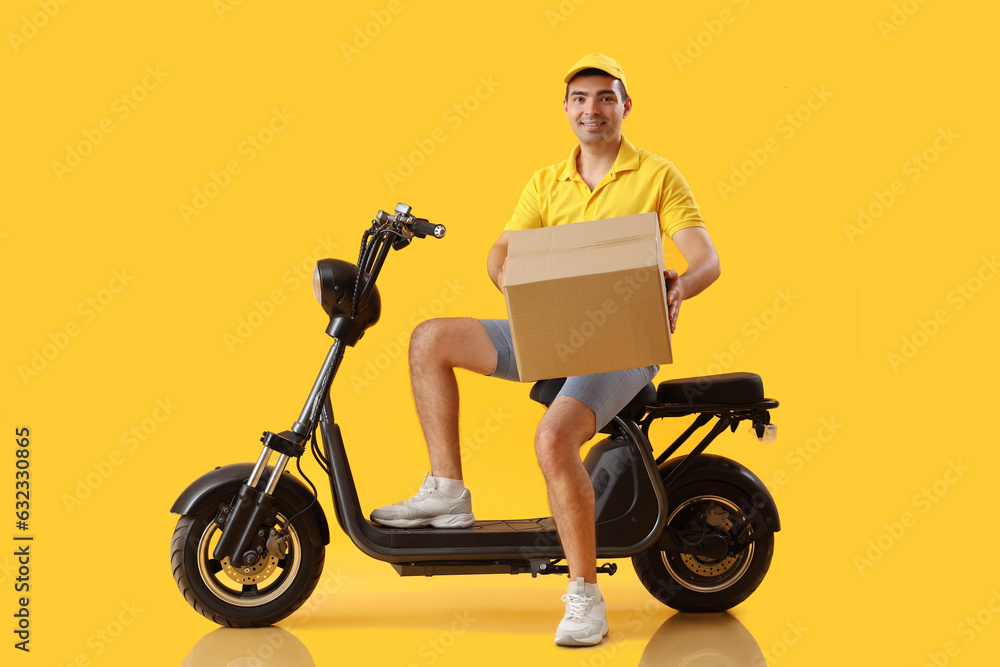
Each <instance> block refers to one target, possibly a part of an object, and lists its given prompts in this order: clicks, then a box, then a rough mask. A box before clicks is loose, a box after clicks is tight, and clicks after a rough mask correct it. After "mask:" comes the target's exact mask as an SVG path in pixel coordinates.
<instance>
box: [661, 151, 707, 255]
mask: <svg viewBox="0 0 1000 667" xmlns="http://www.w3.org/2000/svg"><path fill="white" fill-rule="evenodd" d="M661 187H662V192H661V194H660V211H659V215H660V230H661V231H662V232H663V234H664V235H665V236H669V237H671V238H672V237H673V235H674V234H676V233H677V232H679V231H680V230H682V229H687V228H688V227H704V226H705V221H704V220H702V219H701V212H700V209H699V207H698V203H697V202H696V201H695V200H694V195H693V194H692V193H691V188H690V186H688V184H687V181H686V180H684V177H683V176H681V172H679V171H677V167H675V166H674V165H673V164H670V165H669V166H668V167H667V171H666V173H665V174H664V178H663V184H662V186H661Z"/></svg>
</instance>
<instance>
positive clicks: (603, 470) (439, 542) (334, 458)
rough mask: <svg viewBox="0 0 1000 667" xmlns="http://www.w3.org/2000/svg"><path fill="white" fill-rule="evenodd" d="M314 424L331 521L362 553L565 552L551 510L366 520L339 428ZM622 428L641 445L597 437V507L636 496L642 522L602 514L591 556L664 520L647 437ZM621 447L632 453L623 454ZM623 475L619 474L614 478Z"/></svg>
mask: <svg viewBox="0 0 1000 667" xmlns="http://www.w3.org/2000/svg"><path fill="white" fill-rule="evenodd" d="M327 414H329V409H328V408H327ZM324 417H325V416H324ZM320 428H321V432H322V435H323V441H324V446H325V447H326V454H327V458H328V459H329V461H330V468H331V473H332V476H331V480H330V481H331V488H332V492H333V497H334V502H335V511H336V516H337V520H338V522H339V523H340V525H341V528H343V530H344V532H345V533H347V535H348V536H349V537H350V538H351V540H352V541H353V542H354V543H355V545H356V546H357V547H358V548H359V549H361V551H363V552H364V553H365V554H367V555H368V556H371V557H372V558H375V559H378V560H381V561H385V562H388V563H426V562H439V561H445V560H447V561H462V562H468V563H469V564H470V566H471V565H472V564H474V563H483V562H486V561H493V560H504V561H507V560H518V561H526V560H528V559H532V558H564V557H565V554H564V553H563V549H562V545H561V544H560V542H559V536H558V534H557V532H556V527H555V522H554V521H553V519H552V518H551V517H541V518H535V519H517V520H496V521H477V522H476V523H475V524H473V525H472V526H471V527H469V528H462V529H437V528H419V529H404V528H387V527H383V526H379V525H377V524H374V523H372V522H370V521H368V520H367V519H366V518H365V517H364V515H363V514H362V512H361V506H360V503H359V500H358V496H357V489H356V487H355V485H354V479H353V476H352V474H351V470H350V464H349V462H348V460H347V453H346V450H345V447H344V443H343V438H342V436H341V433H340V427H339V426H338V425H337V424H333V423H330V422H329V421H328V420H327V419H325V418H324V419H321V420H320ZM628 430H629V432H630V434H631V435H632V437H633V438H635V439H636V440H637V441H638V442H640V443H642V444H640V445H638V446H636V444H635V443H633V442H631V441H628V440H619V441H610V440H608V441H605V442H609V443H610V442H613V444H608V445H604V446H603V447H602V449H601V452H602V453H601V455H599V456H597V459H603V461H602V462H601V463H599V464H598V463H597V462H596V461H595V464H594V469H595V470H597V471H599V477H600V478H601V479H602V480H606V482H607V483H606V484H605V485H604V487H605V491H607V492H608V493H611V495H612V496H614V497H613V498H611V497H609V498H607V499H603V500H604V502H603V504H602V507H608V508H609V509H608V511H609V512H611V511H612V509H611V508H614V512H617V511H618V509H617V508H619V507H621V506H622V505H628V506H630V507H632V506H635V505H636V503H637V502H641V503H643V507H642V508H639V511H637V512H636V514H635V515H636V516H637V517H639V516H641V517H642V521H641V522H640V521H637V522H633V521H632V520H631V515H630V516H624V517H623V516H620V515H619V516H617V519H616V520H612V519H608V520H606V521H605V522H604V525H603V526H601V527H600V528H599V530H598V544H597V556H598V557H599V558H621V557H626V556H631V555H633V554H635V553H638V552H640V551H643V550H644V549H646V548H647V547H648V546H650V545H651V544H653V543H654V542H656V540H657V539H658V538H659V536H660V533H661V532H662V530H663V526H664V525H665V523H666V512H665V498H666V496H665V493H664V491H663V485H662V482H661V481H660V478H659V474H658V472H657V470H656V467H655V462H654V461H653V458H652V454H651V452H650V451H649V450H650V448H649V445H648V442H647V441H646V440H645V436H644V435H643V433H642V431H641V430H639V429H638V428H634V427H629V428H628ZM602 444H603V443H602ZM628 451H631V452H632V453H631V454H625V452H628ZM623 476H624V478H625V479H624V480H622V482H621V483H618V481H617V480H618V478H619V477H623ZM623 528H624V530H623Z"/></svg>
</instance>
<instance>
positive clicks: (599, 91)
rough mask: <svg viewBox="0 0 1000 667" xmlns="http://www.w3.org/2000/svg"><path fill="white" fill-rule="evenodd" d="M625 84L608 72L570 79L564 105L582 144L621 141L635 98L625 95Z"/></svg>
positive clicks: (570, 122) (571, 125) (571, 124)
mask: <svg viewBox="0 0 1000 667" xmlns="http://www.w3.org/2000/svg"><path fill="white" fill-rule="evenodd" d="M623 93H624V87H623V86H622V85H621V82H619V81H618V80H617V79H615V78H614V77H612V76H608V75H589V76H578V77H577V78H575V79H573V80H572V81H570V82H569V85H568V86H567V94H566V99H565V100H563V109H565V111H566V117H567V118H569V124H570V127H572V128H573V132H574V133H575V134H576V136H577V138H578V139H579V140H580V143H581V144H599V143H607V142H614V143H615V144H617V142H618V141H619V140H620V139H621V130H622V119H623V118H624V117H625V116H627V115H628V112H629V110H631V108H632V98H631V97H627V98H625V99H622V97H623Z"/></svg>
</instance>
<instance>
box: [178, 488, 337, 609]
mask: <svg viewBox="0 0 1000 667" xmlns="http://www.w3.org/2000/svg"><path fill="white" fill-rule="evenodd" d="M229 500H230V499H229V498H225V499H222V500H218V501H215V502H213V503H210V504H209V505H207V506H206V507H205V508H203V509H202V510H201V511H200V512H198V513H197V514H186V515H184V516H182V517H181V518H180V520H179V521H178V522H177V527H176V528H175V529H174V536H173V542H172V545H171V549H170V565H171V567H172V568H173V571H174V580H175V581H176V582H177V587H178V588H180V590H181V593H182V594H183V595H184V599H185V600H187V601H188V603H189V604H190V605H191V606H192V607H194V608H195V610H196V611H197V612H198V613H200V614H201V615H202V616H204V617H205V618H208V619H210V620H212V621H215V622H216V623H218V624H219V625H225V626H229V627H235V628H249V627H261V626H266V625H272V624H274V623H277V622H278V621H280V620H281V619H283V618H285V617H286V616H288V615H289V614H291V613H292V612H294V611H295V610H296V609H298V608H299V607H300V606H302V603H304V602H305V601H306V599H308V597H309V595H310V594H311V593H312V591H313V589H314V588H316V584H317V582H318V581H319V577H320V574H321V573H322V572H323V561H324V559H325V552H326V549H325V547H323V546H318V547H317V546H314V545H313V544H312V543H311V542H310V541H309V536H308V535H307V534H305V532H304V531H299V530H296V527H295V524H292V525H287V521H288V518H289V517H290V516H291V515H293V514H294V512H292V511H291V510H290V508H289V505H288V504H287V503H285V502H283V500H282V499H281V497H280V496H279V497H278V498H276V502H275V507H276V509H277V511H278V514H277V525H278V526H279V527H281V528H283V529H284V530H286V531H287V532H288V542H287V544H288V548H287V553H286V554H285V557H284V558H281V559H279V558H277V557H276V556H265V557H264V558H262V559H261V561H260V562H258V563H257V565H255V566H254V567H251V568H242V567H241V568H238V569H237V568H234V567H233V566H232V565H230V563H229V559H228V558H224V559H222V560H221V561H220V560H217V559H215V558H213V557H212V552H213V551H214V550H215V545H216V544H217V543H218V541H219V536H220V535H221V534H222V530H221V528H220V527H219V525H218V524H217V523H216V521H215V518H216V516H217V515H218V513H219V508H220V507H221V506H222V505H224V504H227V503H228V502H229ZM262 527H264V526H262ZM264 528H267V527H264Z"/></svg>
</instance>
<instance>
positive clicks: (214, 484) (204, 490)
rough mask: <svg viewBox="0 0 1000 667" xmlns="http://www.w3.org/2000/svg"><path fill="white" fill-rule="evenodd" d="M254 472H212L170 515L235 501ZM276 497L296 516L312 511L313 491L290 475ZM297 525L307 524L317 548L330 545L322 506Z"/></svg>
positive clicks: (244, 468)
mask: <svg viewBox="0 0 1000 667" xmlns="http://www.w3.org/2000/svg"><path fill="white" fill-rule="evenodd" d="M252 470H253V464H250V463H232V464H230V465H225V466H221V467H218V468H216V469H215V470H211V471H209V472H207V473H205V474H204V475H202V476H201V477H199V478H198V479H196V480H195V481H194V482H192V483H191V484H190V485H189V486H188V487H187V488H186V489H184V491H183V492H181V495H180V496H179V497H178V498H177V500H176V501H175V502H174V504H173V507H171V508H170V511H171V512H173V513H174V514H181V515H183V514H194V513H196V512H200V511H201V510H203V509H205V508H206V507H207V506H208V505H210V504H211V503H213V502H215V501H217V500H224V499H229V498H232V497H233V496H235V495H236V493H237V492H238V491H239V490H240V488H241V487H242V486H243V485H244V484H245V483H246V481H247V480H248V479H249V478H250V473H251V472H252ZM268 473H270V467H268V468H267V469H266V471H265V475H264V477H265V478H266V477H267V476H268ZM276 494H277V495H280V496H281V497H282V498H284V499H285V500H286V501H287V502H288V503H289V504H290V505H291V508H292V509H293V510H294V511H296V512H298V511H300V510H302V509H304V508H305V507H308V506H309V504H310V502H312V499H313V494H312V490H311V489H310V488H309V487H307V486H306V485H305V484H303V483H302V482H301V481H300V480H299V479H298V478H297V477H294V476H293V475H292V474H291V473H288V472H287V471H286V472H285V473H284V474H282V476H281V483H280V484H278V488H277V491H276ZM297 521H302V522H303V523H304V524H305V526H306V530H307V532H308V534H309V541H310V542H312V543H313V544H314V545H316V546H323V545H325V544H329V543H330V526H329V524H328V523H327V520H326V513H324V512H323V507H322V506H321V505H320V504H319V503H318V502H317V503H313V504H312V507H310V508H309V511H307V512H305V513H304V514H303V515H302V516H300V517H299V519H297Z"/></svg>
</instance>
